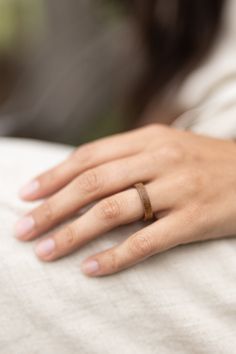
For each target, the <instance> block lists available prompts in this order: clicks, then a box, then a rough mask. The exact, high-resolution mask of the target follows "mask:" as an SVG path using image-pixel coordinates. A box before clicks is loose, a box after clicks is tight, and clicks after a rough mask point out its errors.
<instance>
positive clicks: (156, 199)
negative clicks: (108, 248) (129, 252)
mask: <svg viewBox="0 0 236 354" xmlns="http://www.w3.org/2000/svg"><path fill="white" fill-rule="evenodd" d="M162 187H163V186H162V184H160V185H159V187H158V188H156V186H155V185H154V184H148V185H147V186H146V188H147V191H148V193H149V195H150V196H152V199H151V203H152V206H153V210H155V211H157V210H166V209H168V206H169V204H168V202H169V199H168V195H169V189H168V188H162ZM163 191H164V192H163ZM143 214H144V210H143V205H142V202H141V199H140V197H139V194H138V192H137V190H136V189H134V188H132V189H129V190H127V191H123V192H120V193H117V194H115V195H113V196H111V197H108V198H105V199H103V200H101V201H100V202H98V203H97V204H96V205H95V206H93V207H92V208H91V209H90V210H89V211H87V212H86V213H85V214H84V215H82V216H81V217H80V218H78V219H77V220H75V221H74V222H73V223H71V224H69V225H67V226H66V227H65V228H63V229H61V230H60V231H59V232H56V233H54V234H53V235H51V236H50V237H48V238H46V239H44V240H43V241H41V242H39V243H38V245H37V247H36V253H37V255H38V256H39V257H40V258H41V259H42V260H45V261H52V260H55V259H57V258H60V257H62V256H65V255H67V254H70V253H72V252H74V251H76V250H77V249H79V248H80V247H82V246H83V245H85V244H86V243H88V242H89V241H91V240H93V239H94V238H96V237H97V236H99V235H102V234H104V233H105V232H107V231H109V230H112V229H113V228H115V227H117V226H120V225H124V224H128V223H131V222H134V221H136V220H140V219H142V218H143ZM48 245H49V246H48ZM52 246H53V249H52Z"/></svg>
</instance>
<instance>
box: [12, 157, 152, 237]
mask: <svg viewBox="0 0 236 354" xmlns="http://www.w3.org/2000/svg"><path fill="white" fill-rule="evenodd" d="M155 174H156V169H155V166H154V164H153V159H152V157H151V156H150V155H148V154H137V155H135V156H133V157H129V158H124V159H120V160H116V161H113V162H109V163H106V164H103V165H101V166H99V167H96V168H94V169H90V170H88V171H86V172H84V173H82V174H81V175H80V176H78V177H77V178H76V179H74V180H73V181H72V182H71V183H70V184H68V185H67V186H66V187H65V188H63V189H62V190H60V191H59V192H58V193H56V194H55V195H53V196H52V197H50V198H49V199H47V200H45V202H44V203H42V204H41V205H40V206H39V207H37V208H36V209H34V210H33V211H32V212H31V213H29V214H27V215H26V216H25V217H24V218H23V219H22V220H20V221H19V222H18V223H17V225H16V236H17V237H18V238H19V239H21V240H31V239H34V238H35V237H37V236H39V235H40V234H42V233H43V232H45V231H48V230H50V229H51V228H52V227H54V226H56V225H57V224H59V223H60V222H62V221H64V220H65V219H67V218H69V217H70V216H72V215H73V214H74V213H75V212H77V211H79V209H80V208H82V207H84V206H86V205H87V204H89V203H92V202H94V201H95V200H97V199H99V198H102V197H105V196H107V195H109V194H113V193H116V192H119V191H121V190H123V189H125V188H128V187H129V186H131V185H133V184H135V183H137V182H140V181H142V182H147V181H150V180H151V179H152V178H153V177H154V175H155Z"/></svg>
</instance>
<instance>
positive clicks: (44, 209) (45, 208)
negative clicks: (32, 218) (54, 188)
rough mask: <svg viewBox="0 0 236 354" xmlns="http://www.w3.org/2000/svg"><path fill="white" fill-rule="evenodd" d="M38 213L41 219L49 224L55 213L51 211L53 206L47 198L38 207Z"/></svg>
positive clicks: (52, 220)
mask: <svg viewBox="0 0 236 354" xmlns="http://www.w3.org/2000/svg"><path fill="white" fill-rule="evenodd" d="M40 213H41V215H42V219H43V221H45V222H46V223H47V224H51V223H53V222H54V220H55V215H54V212H53V207H52V205H51V202H50V201H49V200H47V201H45V202H44V203H43V204H42V205H41V207H40Z"/></svg>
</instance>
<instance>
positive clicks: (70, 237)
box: [63, 225, 77, 248]
mask: <svg viewBox="0 0 236 354" xmlns="http://www.w3.org/2000/svg"><path fill="white" fill-rule="evenodd" d="M76 236H77V233H76V230H75V229H74V227H72V225H68V226H67V227H66V228H65V230H64V235H63V248H71V247H72V246H74V244H75V243H76Z"/></svg>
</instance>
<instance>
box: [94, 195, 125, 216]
mask: <svg viewBox="0 0 236 354" xmlns="http://www.w3.org/2000/svg"><path fill="white" fill-rule="evenodd" d="M97 212H98V216H99V218H101V219H104V220H114V219H115V220H116V219H119V217H120V215H121V205H120V202H119V201H118V200H117V198H114V197H111V198H107V199H104V200H102V201H101V202H100V203H99V204H98V206H97Z"/></svg>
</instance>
